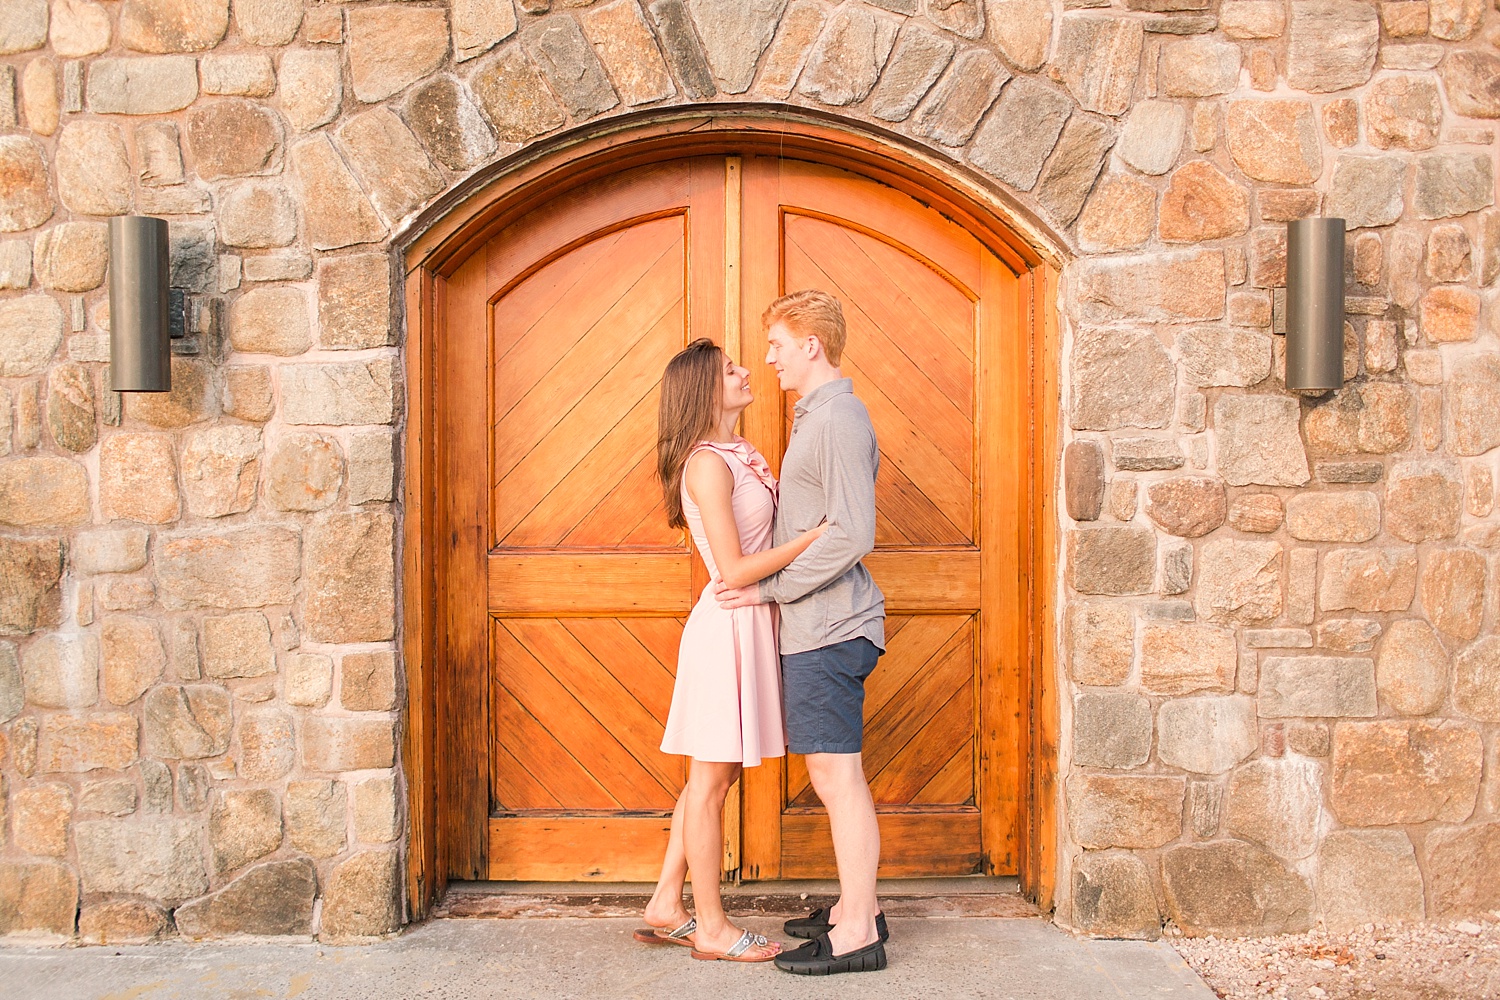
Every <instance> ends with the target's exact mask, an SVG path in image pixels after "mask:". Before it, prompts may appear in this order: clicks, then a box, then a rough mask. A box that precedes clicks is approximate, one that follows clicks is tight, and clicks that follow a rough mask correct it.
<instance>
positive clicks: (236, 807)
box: [208, 788, 281, 878]
mask: <svg viewBox="0 0 1500 1000" xmlns="http://www.w3.org/2000/svg"><path fill="white" fill-rule="evenodd" d="M208 839H209V846H210V848H211V855H212V858H213V870H214V876H215V877H216V878H222V877H224V876H225V875H227V874H229V873H230V872H232V871H234V870H236V869H238V868H242V867H244V866H245V865H247V864H249V863H250V862H252V861H255V860H258V859H260V858H263V857H265V856H266V855H267V854H270V853H271V852H272V851H274V850H276V849H277V848H278V847H280V846H281V802H280V800H279V799H278V798H277V796H276V793H275V792H274V791H272V790H271V789H269V788H251V789H238V790H225V791H221V792H219V793H218V796H217V800H216V801H215V802H214V807H213V811H212V812H211V813H209V818H208Z"/></svg>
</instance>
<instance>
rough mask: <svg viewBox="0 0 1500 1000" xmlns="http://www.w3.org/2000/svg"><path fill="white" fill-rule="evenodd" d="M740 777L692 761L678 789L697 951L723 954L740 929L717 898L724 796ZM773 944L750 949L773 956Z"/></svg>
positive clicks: (735, 768)
mask: <svg viewBox="0 0 1500 1000" xmlns="http://www.w3.org/2000/svg"><path fill="white" fill-rule="evenodd" d="M739 775H740V765H739V764H726V763H721V762H718V761H706V760H694V761H693V769H692V772H691V773H690V774H689V775H688V781H687V787H686V788H684V789H683V799H684V800H685V803H686V805H685V808H684V811H683V817H682V833H683V846H684V848H685V852H686V855H687V864H688V869H689V870H690V871H691V872H692V873H693V909H694V911H695V916H696V917H697V918H698V931H697V933H696V934H694V935H693V941H694V943H695V944H696V945H697V948H698V950H699V951H712V952H724V951H728V950H729V949H730V948H732V947H734V945H735V943H736V942H737V941H739V939H740V934H741V930H740V928H738V927H736V926H734V925H733V924H731V923H730V922H729V918H728V917H727V916H725V914H724V900H723V898H722V897H721V896H720V894H719V876H720V875H721V874H722V872H723V860H724V797H725V796H726V795H728V794H729V786H730V785H732V784H734V780H735V779H736V778H738V777H739ZM780 950H781V949H780V946H779V945H766V946H764V948H752V952H757V951H763V952H764V953H765V954H775V953H776V952H778V951H780Z"/></svg>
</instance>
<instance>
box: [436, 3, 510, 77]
mask: <svg viewBox="0 0 1500 1000" xmlns="http://www.w3.org/2000/svg"><path fill="white" fill-rule="evenodd" d="M450 16H451V18H452V21H453V58H454V60H455V61H457V62H465V61H467V60H469V59H473V58H474V57H476V56H480V55H483V54H484V53H486V52H488V51H489V50H490V49H492V48H494V47H495V45H497V44H498V43H500V42H503V41H504V40H505V39H507V38H509V37H510V36H511V35H512V34H514V33H515V30H516V9H515V7H514V6H513V5H512V4H511V2H510V0H457V2H455V3H454V4H453V8H452V11H451V14H450Z"/></svg>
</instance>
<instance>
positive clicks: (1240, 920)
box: [1161, 841, 1313, 936]
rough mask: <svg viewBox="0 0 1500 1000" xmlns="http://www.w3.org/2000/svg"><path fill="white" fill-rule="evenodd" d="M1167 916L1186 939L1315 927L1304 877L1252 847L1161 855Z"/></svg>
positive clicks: (1196, 847) (1219, 846) (1232, 844)
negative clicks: (1196, 936)
mask: <svg viewBox="0 0 1500 1000" xmlns="http://www.w3.org/2000/svg"><path fill="white" fill-rule="evenodd" d="M1161 864H1162V885H1163V888H1164V889H1165V895H1166V902H1167V915H1168V916H1169V917H1170V918H1171V920H1172V921H1173V922H1174V923H1176V924H1177V926H1179V927H1181V928H1182V929H1183V931H1184V932H1186V933H1188V934H1195V935H1197V934H1220V935H1224V936H1242V935H1265V934H1288V933H1298V932H1301V931H1305V930H1307V929H1308V928H1309V927H1310V926H1312V907H1313V895H1312V891H1311V890H1310V889H1309V888H1308V885H1307V883H1306V882H1305V881H1304V880H1303V879H1302V877H1301V876H1300V875H1298V874H1297V873H1296V872H1294V871H1292V870H1291V869H1290V868H1288V867H1287V866H1286V865H1284V864H1282V862H1281V861H1279V860H1278V859H1277V858H1276V856H1275V855H1273V854H1271V853H1270V852H1269V851H1267V850H1265V849H1263V848H1261V847H1257V846H1255V845H1253V844H1246V843H1241V842H1237V841H1221V842H1218V843H1212V844H1190V845H1186V846H1182V847H1174V848H1173V849H1171V850H1170V851H1167V852H1166V853H1165V854H1164V855H1163V856H1162V862H1161Z"/></svg>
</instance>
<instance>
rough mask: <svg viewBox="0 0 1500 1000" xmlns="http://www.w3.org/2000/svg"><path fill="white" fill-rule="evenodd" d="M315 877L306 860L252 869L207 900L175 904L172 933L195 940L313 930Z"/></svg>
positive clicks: (296, 933) (310, 864) (300, 932)
mask: <svg viewBox="0 0 1500 1000" xmlns="http://www.w3.org/2000/svg"><path fill="white" fill-rule="evenodd" d="M316 895H317V873H316V871H315V870H314V868H313V865H312V862H310V861H308V860H307V859H306V858H295V859H291V860H287V861H271V862H267V863H265V864H260V865H256V866H254V867H253V868H251V869H249V870H248V871H246V872H245V873H244V874H243V875H241V876H239V877H238V878H236V879H235V880H234V881H233V882H230V883H229V884H228V885H226V886H225V887H224V888H223V889H220V890H219V891H218V892H216V893H214V894H213V895H211V896H205V897H203V898H202V899H195V900H193V901H192V902H191V903H188V904H187V905H186V906H180V907H178V908H177V911H176V912H175V913H174V914H173V919H174V921H175V922H176V924H177V930H178V931H179V932H180V933H181V934H182V935H183V936H184V937H189V938H195V939H202V938H212V937H226V936H230V935H239V934H254V935H257V936H269V935H279V934H295V935H306V934H308V933H310V932H311V931H312V917H313V899H314V897H315V896H316Z"/></svg>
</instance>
